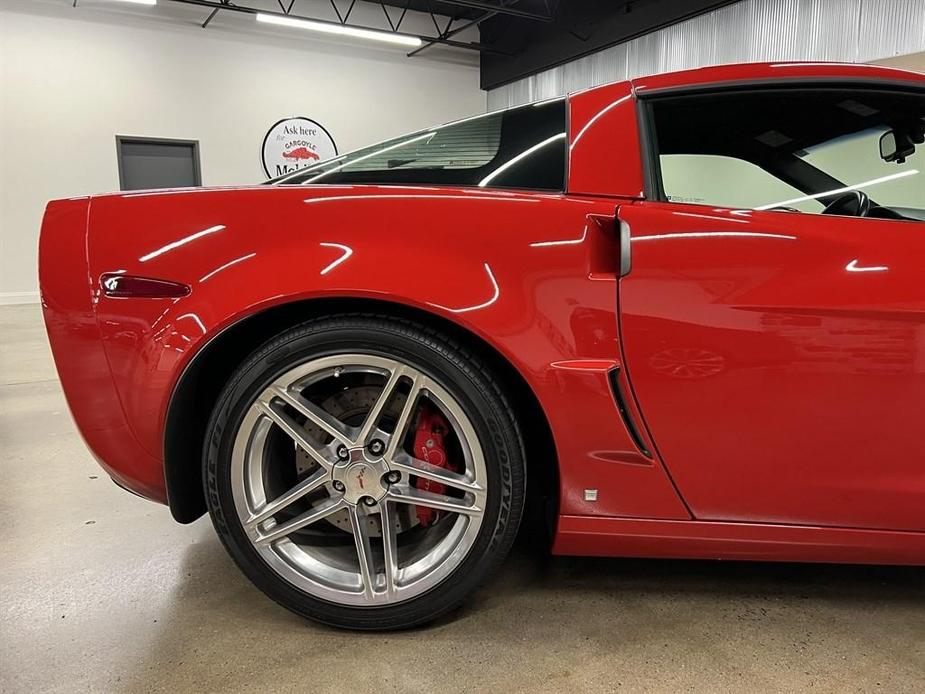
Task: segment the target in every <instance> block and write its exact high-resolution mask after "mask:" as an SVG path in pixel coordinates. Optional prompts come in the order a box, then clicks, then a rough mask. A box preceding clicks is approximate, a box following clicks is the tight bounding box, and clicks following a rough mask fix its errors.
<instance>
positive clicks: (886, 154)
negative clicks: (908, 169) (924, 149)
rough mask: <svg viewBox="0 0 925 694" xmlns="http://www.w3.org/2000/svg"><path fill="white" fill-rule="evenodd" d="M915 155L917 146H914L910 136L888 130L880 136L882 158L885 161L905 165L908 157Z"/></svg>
mask: <svg viewBox="0 0 925 694" xmlns="http://www.w3.org/2000/svg"><path fill="white" fill-rule="evenodd" d="M914 153H915V145H914V144H912V140H910V139H909V136H908V135H906V134H904V133H898V132H896V131H895V130H887V131H886V132H885V133H883V135H881V136H880V158H881V159H883V161H886V162H890V161H895V162H896V163H897V164H905V163H906V157H908V156H911V155H912V154H914Z"/></svg>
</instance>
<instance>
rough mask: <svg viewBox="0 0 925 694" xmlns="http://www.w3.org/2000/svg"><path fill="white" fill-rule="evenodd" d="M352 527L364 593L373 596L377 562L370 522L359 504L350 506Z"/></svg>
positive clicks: (368, 596) (369, 596)
mask: <svg viewBox="0 0 925 694" xmlns="http://www.w3.org/2000/svg"><path fill="white" fill-rule="evenodd" d="M349 514H350V528H351V529H352V530H353V542H354V544H355V545H356V550H357V560H358V561H359V563H360V582H361V584H362V586H363V594H364V595H365V596H366V597H367V598H372V597H373V593H374V590H375V588H374V586H373V578H374V576H375V573H374V571H375V566H376V563H375V561H374V559H373V550H372V546H371V544H370V541H369V523H368V521H367V518H366V515H365V514H364V513H363V512H362V511H361V510H360V508H359V507H358V506H351V507H349Z"/></svg>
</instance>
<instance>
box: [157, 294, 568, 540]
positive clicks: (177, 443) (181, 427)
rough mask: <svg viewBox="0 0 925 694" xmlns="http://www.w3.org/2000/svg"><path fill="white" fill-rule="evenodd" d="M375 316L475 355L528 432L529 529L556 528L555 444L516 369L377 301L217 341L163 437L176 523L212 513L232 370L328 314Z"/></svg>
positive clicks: (181, 388) (189, 378)
mask: <svg viewBox="0 0 925 694" xmlns="http://www.w3.org/2000/svg"><path fill="white" fill-rule="evenodd" d="M346 313H349V314H369V315H376V316H379V317H383V318H393V319H404V320H411V321H413V322H415V323H419V324H421V325H424V326H426V327H429V328H433V329H436V330H439V331H441V332H443V333H446V334H449V335H452V336H453V337H455V338H456V339H457V340H459V341H460V342H462V343H464V344H465V345H466V347H468V348H469V349H470V350H472V351H474V352H476V353H477V354H478V355H479V356H480V357H481V358H482V359H483V360H485V361H486V362H487V363H488V364H489V365H490V367H491V370H492V373H494V374H496V375H497V377H498V379H499V380H500V381H501V386H502V388H503V389H504V390H505V392H506V393H507V394H508V396H509V399H510V401H511V403H512V406H513V408H514V415H515V417H516V418H517V420H518V423H519V424H520V426H521V430H522V431H524V432H530V433H529V435H528V436H526V437H525V441H524V444H525V447H526V459H527V470H528V476H527V478H528V480H529V481H528V487H527V506H526V509H525V518H524V520H525V523H524V526H526V527H531V528H535V527H536V522H538V521H540V519H543V520H544V521H545V523H546V524H547V526H548V527H549V528H550V529H551V528H552V525H553V523H554V521H555V518H556V516H557V512H558V499H559V472H558V471H559V467H558V458H557V455H556V447H555V440H554V438H553V435H552V429H551V428H550V426H549V421H548V419H547V418H546V414H545V413H544V411H543V408H542V406H541V405H540V403H539V400H538V399H537V397H536V394H535V393H534V392H533V390H532V389H531V388H530V386H529V384H528V383H527V381H526V380H525V379H524V377H523V376H522V375H521V374H520V372H519V371H518V370H517V368H516V367H515V366H514V365H513V364H511V362H510V361H509V360H508V359H507V358H506V357H505V356H504V355H502V354H501V353H500V352H499V351H498V350H497V349H495V348H494V347H493V346H492V345H490V344H489V343H488V342H486V341H485V340H484V339H482V338H481V337H479V336H478V335H476V334H475V333H473V332H472V331H470V330H467V329H466V328H463V327H462V326H460V325H458V324H456V323H453V322H452V321H449V320H447V319H445V318H443V317H441V316H438V315H435V314H432V313H428V312H427V311H422V310H420V309H416V308H411V307H408V306H405V305H402V304H396V303H394V302H389V301H381V300H377V299H356V298H333V299H332V298H323V299H308V300H302V301H294V302H291V303H287V304H282V305H278V306H274V307H272V308H268V309H265V310H263V311H259V312H257V313H255V314H252V315H250V316H247V317H245V318H242V319H241V320H240V321H238V322H237V323H234V324H233V325H231V326H230V327H228V328H226V329H225V330H223V331H222V332H221V333H219V334H218V335H216V336H215V337H214V338H213V339H212V340H210V341H209V342H208V343H207V344H206V345H205V346H204V347H203V348H202V349H201V350H200V351H199V352H198V353H197V354H196V355H195V356H194V357H193V360H192V361H191V362H190V363H189V364H188V365H187V367H186V369H185V370H184V371H183V373H182V374H181V376H180V379H179V381H178V382H177V385H176V387H175V388H174V392H173V394H172V395H171V398H170V403H169V405H168V409H167V418H166V426H165V431H164V477H165V482H166V486H167V501H168V504H169V506H170V512H171V514H172V515H173V517H174V519H175V520H176V521H178V522H180V523H192V522H193V521H195V520H197V519H198V518H199V517H200V516H202V515H203V514H204V513H205V512H206V500H205V491H204V489H203V486H202V446H203V441H204V439H205V435H206V427H207V424H208V419H209V414H210V413H211V412H212V409H213V407H214V406H215V403H216V401H217V399H218V396H219V393H220V392H221V390H222V388H223V387H224V385H225V383H226V382H227V380H228V378H229V376H230V375H231V374H232V372H233V371H234V370H235V369H236V368H237V367H238V365H240V364H241V363H242V362H243V361H244V360H245V359H246V358H247V357H248V356H249V355H250V354H251V353H252V352H254V351H255V350H256V349H257V348H258V347H259V346H260V345H262V344H263V343H265V342H267V341H269V340H271V339H272V338H273V337H274V336H276V335H278V334H280V333H282V332H283V331H285V330H288V329H290V328H293V327H295V326H297V325H299V324H300V323H304V322H306V321H308V320H310V319H313V318H318V317H320V316H325V315H334V314H346Z"/></svg>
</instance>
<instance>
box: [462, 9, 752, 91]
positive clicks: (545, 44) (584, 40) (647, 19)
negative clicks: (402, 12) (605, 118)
mask: <svg viewBox="0 0 925 694" xmlns="http://www.w3.org/2000/svg"><path fill="white" fill-rule="evenodd" d="M736 1H737V0H612V1H598V0H560V1H558V2H556V1H553V0H551V1H550V3H549V5H550V6H551V8H552V10H553V16H554V21H552V22H543V21H532V20H525V19H520V18H517V17H512V16H509V15H497V16H494V17H492V18H491V19H490V20H487V21H485V22H483V23H482V24H481V25H480V27H479V28H480V30H481V43H482V44H484V45H486V46H488V47H491V48H493V49H497V50H498V51H499V53H489V52H483V53H482V56H481V66H482V67H481V71H482V75H481V86H482V89H491V88H493V87H498V86H500V85H502V84H505V83H507V82H511V81H514V80H517V79H520V78H522V77H526V76H528V75H532V74H535V73H537V72H540V71H542V70H546V69H548V68H551V67H554V66H556V65H561V64H562V63H566V62H568V61H570V60H574V59H576V58H580V57H581V56H584V55H587V54H589V53H593V52H595V51H599V50H601V49H603V48H607V47H609V46H613V45H615V44H618V43H623V42H624V41H628V40H630V39H632V38H635V37H637V36H641V35H642V34H647V33H649V32H651V31H655V30H656V29H660V28H662V27H664V26H668V25H670V24H674V23H676V22H679V21H682V20H684V19H688V18H690V17H693V16H696V15H698V14H703V13H704V12H708V11H710V10H715V9H717V8H719V7H722V6H724V5H731V4H732V3H733V2H736ZM544 5H545V3H544V2H543V0H532V1H528V0H523V1H522V2H517V3H516V5H515V6H516V7H518V8H523V9H531V10H536V11H538V12H542V11H543V10H544Z"/></svg>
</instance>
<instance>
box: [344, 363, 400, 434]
mask: <svg viewBox="0 0 925 694" xmlns="http://www.w3.org/2000/svg"><path fill="white" fill-rule="evenodd" d="M404 373H405V369H404V368H402V367H397V368H395V369H393V370H392V373H391V374H390V375H389V378H388V380H387V381H386V382H385V385H384V386H382V392H381V393H379V397H378V398H377V399H376V402H375V404H373V406H372V408H371V409H370V410H369V414H367V415H366V420H365V421H364V422H363V426H362V427H361V428H360V433H359V434H357V438H356V442H357V443H358V444H359V445H361V446H363V445H365V444H366V443H367V439H368V438H369V437H370V435H371V434H372V433H373V431H375V429H376V424H378V423H379V417H381V416H382V410H383V409H385V406H386V403H388V401H389V399H390V398H391V397H392V394H393V393H394V392H395V388H396V386H398V382H399V380H401V377H402V376H403V375H404Z"/></svg>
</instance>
